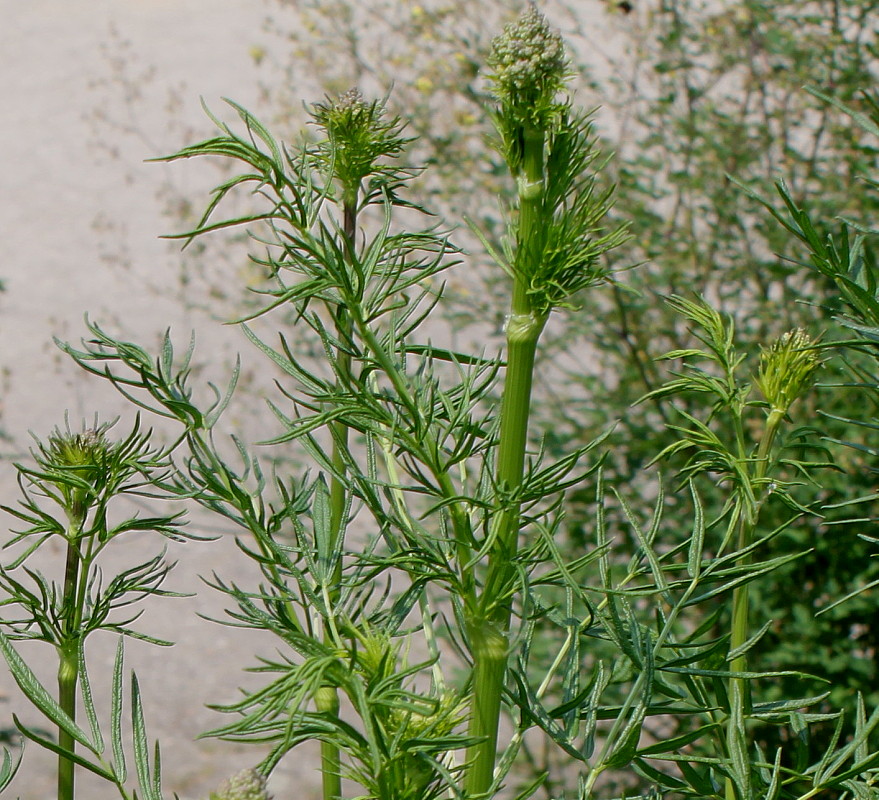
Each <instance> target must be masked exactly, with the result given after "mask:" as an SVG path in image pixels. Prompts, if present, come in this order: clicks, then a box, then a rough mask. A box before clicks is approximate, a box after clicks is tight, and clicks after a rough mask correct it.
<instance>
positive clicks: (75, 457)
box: [35, 426, 114, 527]
mask: <svg viewBox="0 0 879 800" xmlns="http://www.w3.org/2000/svg"><path fill="white" fill-rule="evenodd" d="M105 430H106V426H101V427H97V428H88V429H85V430H83V431H82V432H81V433H73V432H71V431H69V430H68V431H64V432H62V431H60V430H56V431H55V432H54V433H52V434H51V435H50V436H49V438H48V441H47V442H46V444H42V443H40V444H39V452H38V453H36V454H35V456H36V460H37V463H38V464H39V465H40V467H41V468H42V469H43V470H44V472H45V474H47V475H52V476H55V477H56V479H55V480H52V479H50V482H51V483H52V484H53V485H54V487H55V489H57V490H58V492H59V493H60V495H61V497H63V499H64V506H65V511H66V513H67V516H68V517H69V519H70V521H71V522H72V523H73V524H74V527H77V526H79V525H81V524H82V522H83V521H84V519H85V515H86V513H87V510H88V506H89V503H90V501H91V500H92V499H93V496H94V495H96V494H97V492H98V491H99V487H100V486H101V485H102V484H103V483H104V482H105V481H106V479H107V472H108V462H109V461H110V456H111V454H112V451H113V448H114V445H112V444H111V443H110V442H109V441H108V439H107V437H106V435H105ZM87 487H91V488H87Z"/></svg>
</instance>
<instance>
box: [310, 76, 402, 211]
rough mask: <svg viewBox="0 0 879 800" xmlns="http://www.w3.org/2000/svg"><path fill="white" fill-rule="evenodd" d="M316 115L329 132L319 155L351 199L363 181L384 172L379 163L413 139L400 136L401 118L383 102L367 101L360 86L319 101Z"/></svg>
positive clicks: (350, 200)
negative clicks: (387, 112)
mask: <svg viewBox="0 0 879 800" xmlns="http://www.w3.org/2000/svg"><path fill="white" fill-rule="evenodd" d="M312 116H313V117H314V120H315V122H316V123H317V124H318V126H319V127H321V128H323V130H324V132H325V133H326V139H325V140H324V141H322V142H321V143H320V144H319V145H318V155H319V157H320V158H321V160H322V161H323V162H324V164H325V165H326V166H327V169H328V171H330V172H331V174H332V177H333V178H335V179H336V180H338V181H339V183H340V184H341V185H342V191H343V196H344V198H345V200H346V201H349V202H354V201H356V197H357V192H358V190H359V189H360V183H361V181H363V180H364V178H366V177H368V176H369V175H372V174H374V173H375V172H376V171H380V168H378V167H377V165H376V162H377V161H378V160H379V159H380V158H393V157H396V156H398V155H399V154H400V152H401V151H402V150H403V148H404V147H405V146H406V144H407V143H408V142H409V141H410V140H409V139H406V138H404V137H402V136H401V135H400V133H401V131H402V127H403V126H402V124H401V123H400V120H399V118H396V117H395V118H388V117H387V115H386V113H385V104H384V103H383V102H380V101H378V100H374V101H372V102H371V103H367V102H366V101H365V100H364V99H363V95H361V94H360V91H359V90H358V89H349V90H348V91H347V92H344V93H342V94H341V95H339V96H338V97H337V98H336V99H335V100H331V99H330V98H327V102H326V103H318V104H316V105H315V106H314V108H313V110H312Z"/></svg>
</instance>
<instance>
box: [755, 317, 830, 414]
mask: <svg viewBox="0 0 879 800" xmlns="http://www.w3.org/2000/svg"><path fill="white" fill-rule="evenodd" d="M814 347H815V343H814V341H813V340H812V338H811V337H810V336H809V334H807V333H806V332H805V331H804V330H803V329H802V328H797V329H796V330H793V331H788V332H787V333H785V334H783V335H782V336H781V337H780V338H779V339H778V340H777V341H775V342H774V343H773V344H772V346H771V347H769V348H764V350H763V352H762V353H761V354H760V370H759V372H758V374H757V387H758V388H759V389H760V391H761V392H762V394H763V397H765V398H766V401H767V402H768V403H769V405H770V407H771V409H772V410H773V411H780V412H781V413H783V414H786V413H787V411H788V409H789V408H790V407H791V406H792V405H793V404H794V401H795V400H796V399H797V398H798V397H800V396H801V395H802V394H803V393H805V392H806V391H807V390H808V389H809V388H810V387H811V385H812V383H813V382H814V379H815V373H816V372H817V371H818V368H819V367H820V366H821V359H820V358H818V355H817V354H816V352H815V349H814Z"/></svg>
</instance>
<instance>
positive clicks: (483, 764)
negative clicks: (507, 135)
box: [465, 128, 546, 796]
mask: <svg viewBox="0 0 879 800" xmlns="http://www.w3.org/2000/svg"><path fill="white" fill-rule="evenodd" d="M523 140H524V158H523V175H522V176H520V178H519V234H518V255H517V262H518V270H517V274H516V278H515V281H514V286H513V298H512V304H511V314H510V317H509V319H508V321H507V371H506V376H505V378H504V392H503V398H502V400H501V426H500V441H499V445H498V459H497V482H498V486H499V488H500V491H501V492H502V493H503V494H504V498H503V507H502V509H501V510H500V511H499V512H498V514H497V516H496V518H495V520H494V521H493V531H492V532H493V533H494V534H496V537H495V543H494V546H493V548H492V550H491V552H490V553H489V557H488V569H487V572H486V577H485V584H484V586H483V590H482V594H481V596H480V598H479V601H478V602H477V604H476V608H475V609H474V612H473V613H472V614H471V618H470V620H469V624H468V631H467V633H468V638H469V640H470V647H471V653H472V656H473V700H472V705H471V717H470V730H469V732H470V735H471V736H473V737H474V738H476V739H478V740H479V741H478V743H477V744H475V745H473V746H472V747H470V748H469V750H468V752H467V761H468V762H469V763H470V766H469V768H468V771H467V777H466V781H465V789H466V793H467V794H468V795H469V796H477V795H480V794H482V795H484V794H486V793H487V792H488V791H489V790H490V789H491V785H492V782H493V780H494V768H495V761H496V758H497V738H498V725H499V721H500V714H501V699H502V696H503V688H504V684H505V680H506V671H507V660H508V658H509V628H510V618H511V614H512V594H513V591H514V588H513V584H514V580H515V575H516V572H515V566H514V561H515V558H516V553H517V551H518V546H519V530H520V527H521V513H520V512H521V503H520V502H518V501H517V500H516V499H515V495H516V493H517V492H518V490H519V488H520V487H521V484H522V477H523V474H524V468H525V450H526V445H527V442H528V418H529V414H530V410H531V386H532V382H533V373H534V361H535V355H536V352H537V343H538V340H539V338H540V334H541V332H542V331H543V327H544V325H545V324H546V315H545V314H543V313H538V310H537V309H535V308H534V307H533V304H532V301H531V296H530V294H529V288H530V286H529V283H530V282H529V279H528V275H531V274H533V273H534V272H535V271H537V270H539V269H540V264H539V263H535V262H536V260H537V259H538V258H539V254H538V252H537V250H538V248H537V247H536V246H535V238H536V233H537V227H538V225H539V215H540V206H541V203H542V200H543V150H544V134H543V132H542V131H540V130H538V129H535V128H531V129H527V128H526V129H525V130H523Z"/></svg>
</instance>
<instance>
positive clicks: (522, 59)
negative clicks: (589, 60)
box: [488, 4, 567, 110]
mask: <svg viewBox="0 0 879 800" xmlns="http://www.w3.org/2000/svg"><path fill="white" fill-rule="evenodd" d="M488 64H489V66H490V67H491V68H492V69H493V74H492V76H491V79H492V81H493V82H494V85H495V93H496V95H497V97H498V99H499V100H501V102H503V103H509V104H511V105H513V106H517V107H520V108H523V109H524V107H525V106H527V105H530V106H536V108H535V109H534V110H541V109H545V107H546V106H548V105H551V104H552V103H553V101H554V98H555V96H556V94H557V93H558V92H559V91H560V90H561V89H562V88H563V86H564V82H565V76H566V73H567V67H566V64H567V62H566V58H565V46H564V43H563V42H562V37H561V36H560V35H559V34H558V33H557V32H556V31H554V30H552V29H551V28H550V26H549V24H548V23H547V21H546V18H545V17H544V16H543V15H542V14H541V13H540V12H539V11H538V10H537V7H536V6H535V5H533V4H531V5H530V6H529V7H528V10H527V11H525V13H524V14H522V16H520V17H519V19H518V20H516V21H515V22H513V23H510V24H509V25H507V26H506V28H504V32H503V34H501V35H500V36H497V37H495V38H494V39H493V40H492V49H491V54H490V55H489V57H488Z"/></svg>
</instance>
